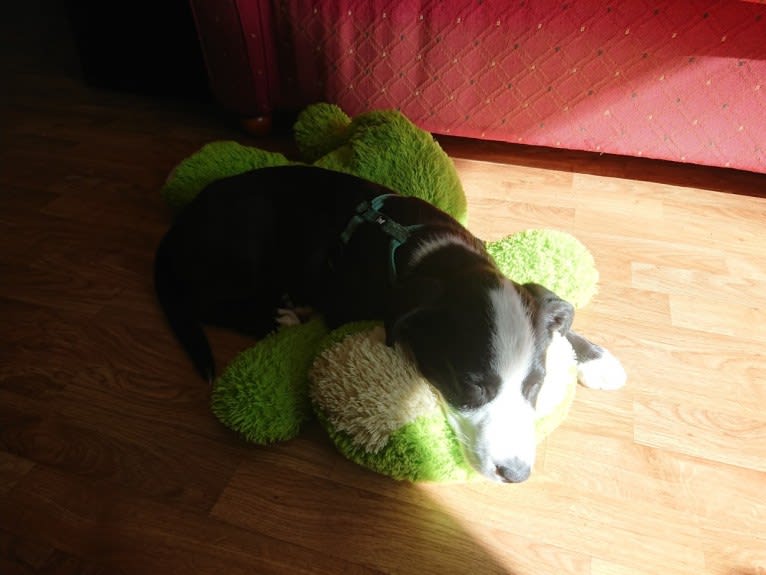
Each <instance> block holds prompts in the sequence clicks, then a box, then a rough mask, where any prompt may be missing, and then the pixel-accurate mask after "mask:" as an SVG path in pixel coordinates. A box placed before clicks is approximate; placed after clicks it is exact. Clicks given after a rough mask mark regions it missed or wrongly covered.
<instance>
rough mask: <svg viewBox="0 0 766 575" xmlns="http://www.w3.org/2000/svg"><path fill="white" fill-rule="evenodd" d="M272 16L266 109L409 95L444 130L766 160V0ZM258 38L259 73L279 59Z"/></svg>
mask: <svg viewBox="0 0 766 575" xmlns="http://www.w3.org/2000/svg"><path fill="white" fill-rule="evenodd" d="M228 1H229V2H231V1H232V0H228ZM199 3H200V4H207V5H208V6H211V8H210V10H211V12H215V10H216V8H215V7H217V6H220V5H223V4H225V3H227V2H224V1H223V0H216V1H215V2H207V3H205V2H203V1H202V0H199ZM254 4H257V5H263V4H264V3H260V2H256V1H255V0H251V1H247V0H240V1H239V2H238V18H239V21H240V22H239V25H240V27H241V31H239V32H236V31H232V32H231V33H232V34H234V35H238V34H239V35H241V36H242V37H244V38H245V40H246V41H247V38H248V34H249V33H250V32H252V28H258V29H263V23H262V22H261V23H260V24H258V25H255V24H254V21H253V19H252V13H253V9H252V5H254ZM265 4H268V3H265ZM246 7H247V8H246ZM208 17H209V16H208ZM271 17H273V18H274V25H273V26H272V27H271V28H270V29H271V30H275V36H274V38H273V42H274V44H273V47H274V52H273V54H272V55H271V59H270V61H271V62H272V65H278V73H275V74H274V76H273V82H272V84H271V85H270V86H267V85H266V84H263V83H261V84H263V89H265V90H269V91H271V101H270V104H269V105H266V106H261V107H260V108H259V109H260V110H261V111H264V112H268V111H269V106H286V107H293V108H298V107H302V106H303V105H305V104H306V103H309V102H312V101H317V100H326V101H330V102H334V103H337V104H338V105H340V106H341V107H342V108H343V109H344V110H346V111H347V112H348V113H350V114H352V115H353V114H357V113H360V112H363V111H365V110H369V109H372V108H391V107H393V108H398V109H400V110H402V111H403V112H404V113H405V114H406V115H407V116H408V117H409V118H411V119H412V120H413V121H414V122H415V123H417V124H418V125H420V126H421V127H422V128H424V129H427V130H430V131H432V132H435V133H444V134H453V135H459V136H469V137H475V138H486V139H494V140H503V141H510V142H521V143H527V144H535V145H543V146H555V147H562V148H569V149H579V150H589V151H596V152H608V153H615V154H625V155H634V156H648V157H653V158H661V159H668V160H674V161H682V162H694V163H700V164H710V165H718V166H731V167H735V168H741V169H746V170H752V171H759V172H766V113H764V111H765V110H766V6H764V5H761V4H760V3H748V2H741V1H736V0H722V1H710V0H693V1H687V2H675V1H667V2H658V1H642V0H623V1H620V2H608V1H601V2H586V1H577V0H570V1H555V2H554V1H538V2H523V1H515V2H505V1H503V2H501V1H491V0H486V1H484V2H478V1H475V0H474V1H468V0H463V1H455V2H442V1H439V0H421V1H418V2H415V1H410V0H368V1H362V0H342V1H341V0H338V1H335V2H327V3H319V2H314V3H311V2H306V1H305V0H283V1H281V2H279V3H278V4H277V5H276V6H275V7H274V9H273V13H272V14H271ZM248 18H250V20H248ZM198 24H200V22H199V13H198ZM201 28H204V26H201ZM203 47H205V46H203ZM209 50H210V46H209V45H208V46H207V47H206V52H207V51H209ZM248 50H249V54H250V58H251V60H250V68H249V69H248V70H246V71H245V72H244V74H245V76H248V77H255V78H256V80H257V78H258V77H259V75H263V74H264V71H263V66H265V64H259V63H258V62H257V58H254V57H253V55H252V53H253V50H252V46H250V47H249V48H248ZM260 52H261V53H263V49H261V50H260ZM209 65H210V60H209ZM220 77H221V76H220V75H218V76H217V75H216V74H215V73H214V70H212V69H211V78H212V81H213V83H214V84H215V83H216V81H217V78H220ZM277 84H278V86H277ZM259 85H260V84H259V83H258V82H257V81H256V82H255V90H254V92H253V94H251V97H250V100H253V99H255V100H257V99H258V98H259V97H260V96H261V95H262V90H261V91H260V92H259V89H258V86H259ZM230 91H231V90H230ZM233 92H234V93H236V94H237V95H238V96H241V93H240V92H237V90H236V89H234V90H233ZM224 103H226V104H227V105H229V106H230V107H233V108H234V109H238V110H239V111H241V112H245V113H252V109H253V106H242V105H241V103H240V102H238V101H237V100H236V99H235V98H231V99H230V100H229V101H228V102H227V101H224Z"/></svg>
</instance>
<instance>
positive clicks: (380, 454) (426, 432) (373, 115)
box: [162, 104, 598, 481]
mask: <svg viewBox="0 0 766 575" xmlns="http://www.w3.org/2000/svg"><path fill="white" fill-rule="evenodd" d="M295 138H296V143H297V146H298V149H299V151H300V152H301V154H302V158H301V161H302V162H304V163H313V164H315V165H317V166H321V167H324V168H328V169H334V170H339V171H343V172H348V173H351V174H354V175H357V176H360V177H363V178H366V179H369V180H372V181H375V182H377V183H380V184H382V185H385V186H387V187H389V188H392V189H394V190H396V191H397V192H399V193H402V194H405V195H411V196H417V197H420V198H423V199H425V200H427V201H430V202H432V203H433V204H435V205H436V206H438V207H440V208H441V209H443V210H444V211H446V212H447V213H449V214H450V215H452V216H453V217H455V218H456V219H457V220H459V221H461V222H463V223H465V221H466V219H467V211H466V200H465V194H464V192H463V189H462V186H461V184H460V180H459V178H458V175H457V171H456V170H455V167H454V165H453V164H452V161H451V159H450V158H449V157H448V156H447V155H446V154H445V153H444V151H443V150H442V149H441V148H440V147H439V145H438V144H437V143H436V141H435V140H434V139H433V137H432V136H431V134H430V133H428V132H425V131H423V130H420V129H419V128H417V127H416V126H415V125H414V124H412V123H411V122H410V121H409V120H407V119H406V118H405V117H404V116H403V115H401V114H400V113H398V112H396V111H373V112H368V113H366V114H361V115H359V116H357V117H355V118H353V119H351V118H349V117H348V116H347V115H346V114H345V113H343V111H342V110H340V109H339V108H338V107H337V106H333V105H329V104H315V105H313V106H309V107H308V108H307V109H306V110H304V111H303V112H302V113H301V115H300V116H299V118H298V120H297V122H296V125H295ZM290 163H293V162H291V160H289V159H288V158H287V157H285V156H284V155H282V154H278V153H273V152H268V151H265V150H260V149H258V148H252V147H247V146H242V145H240V144H238V143H236V142H230V141H224V142H213V143H211V144H208V145H206V146H204V147H203V148H202V149H200V150H199V151H198V152H197V153H195V154H194V155H192V156H190V157H189V158H187V159H186V160H184V161H183V162H181V163H180V164H179V165H178V166H177V167H176V168H175V169H174V170H173V172H172V173H171V175H170V176H169V178H168V180H167V182H166V184H165V186H164V187H163V189H162V196H163V197H164V199H165V200H166V202H167V203H168V204H170V205H171V206H173V207H181V206H183V205H184V204H186V203H187V202H189V201H190V200H191V199H193V198H194V196H195V195H196V194H197V193H199V191H201V190H202V189H203V188H204V187H205V186H206V185H208V184H209V183H211V182H212V181H214V180H216V179H219V178H222V177H226V176H230V175H235V174H238V173H241V172H244V171H248V170H252V169H256V168H260V167H268V166H276V165H285V164H290ZM487 248H488V251H489V252H490V254H491V255H492V257H493V258H495V260H496V261H497V263H498V266H499V267H500V269H501V270H502V271H503V273H505V274H506V275H507V276H508V277H510V278H512V279H514V280H516V281H518V282H520V283H524V282H528V281H534V282H536V283H540V284H542V285H545V286H546V287H548V288H549V289H552V290H554V291H555V292H556V293H557V294H558V295H560V296H561V297H563V298H564V299H567V300H568V301H570V302H572V303H573V305H575V307H580V306H582V305H584V304H585V303H587V301H589V299H590V298H591V297H592V296H593V294H594V293H595V290H596V284H597V281H598V272H597V271H596V268H595V265H594V262H593V258H592V256H591V254H590V252H588V250H587V249H586V248H585V246H583V245H582V244H581V243H580V242H579V241H578V240H577V239H576V238H574V237H572V236H570V235H569V234H566V233H563V232H557V231H553V230H531V231H527V232H521V233H518V234H514V235H512V236H509V237H508V238H505V239H503V240H500V241H498V242H491V243H489V244H488V245H487ZM384 340H385V338H384V335H383V329H382V327H381V326H380V325H378V324H375V323H370V322H363V323H358V324H348V325H345V326H342V327H341V328H339V329H338V330H335V331H333V332H332V333H328V330H327V328H326V327H325V326H324V324H323V323H322V320H321V319H319V318H314V319H312V320H310V321H309V322H307V323H304V324H301V325H297V326H293V327H287V328H283V329H282V330H280V331H278V332H275V333H273V334H271V335H270V336H268V337H266V338H264V339H262V340H261V341H259V342H257V343H256V344H255V345H254V346H252V347H251V348H249V349H247V350H245V351H243V352H242V353H240V354H239V355H238V356H237V357H236V358H235V360H234V361H233V362H232V363H231V364H230V365H229V366H227V367H226V368H225V370H224V371H223V373H222V374H221V375H220V377H219V378H218V379H217V380H216V381H215V383H214V387H213V392H212V410H213V412H214V413H215V415H216V416H217V417H218V418H219V419H220V420H221V422H223V423H224V424H225V425H226V426H227V427H229V428H231V429H233V430H234V431H236V432H238V433H239V434H240V435H241V436H242V437H243V438H244V439H246V440H248V441H251V442H255V443H259V444H268V443H273V442H276V441H285V440H288V439H290V438H292V437H295V436H296V435H297V434H298V433H299V431H300V428H301V425H302V424H303V423H304V422H305V421H306V419H308V418H309V417H311V416H312V415H315V416H317V417H318V419H319V420H320V421H321V422H322V424H323V425H324V427H325V429H326V430H327V432H328V433H329V435H330V437H331V438H332V440H333V442H334V443H335V445H336V446H337V447H338V449H339V451H340V452H341V453H343V454H344V455H345V456H346V457H348V458H349V459H351V460H352V461H355V462H357V463H359V464H361V465H364V466H366V467H368V468H370V469H373V470H374V471H377V472H379V473H383V474H386V475H389V476H391V477H394V478H396V479H406V480H410V481H462V480H466V479H469V478H472V477H474V476H476V473H475V472H474V471H473V470H472V469H471V468H470V466H469V465H468V463H467V462H466V460H465V459H464V457H463V454H462V451H461V447H460V445H459V443H458V441H457V439H456V438H455V436H454V434H453V432H452V430H451V428H450V427H449V425H448V424H447V422H446V419H445V417H444V413H443V411H442V408H441V406H440V404H439V401H438V398H437V396H436V394H435V392H434V390H433V389H432V387H431V386H430V385H429V384H428V383H427V382H426V381H425V380H423V379H422V378H421V377H420V376H419V374H418V373H417V372H416V371H415V370H414V369H413V367H412V365H411V363H410V362H408V361H407V360H405V359H404V358H403V356H402V354H401V352H400V351H399V350H398V349H395V348H393V349H392V348H389V347H387V346H386V345H385V343H384ZM546 361H547V363H546V367H547V373H548V375H547V377H546V380H545V383H544V384H543V387H542V390H541V392H540V395H539V397H538V407H537V410H538V419H537V421H536V431H537V435H538V439H539V440H541V439H542V438H543V437H545V436H546V435H547V434H548V433H549V432H550V431H552V430H553V429H554V428H555V427H557V426H558V425H559V423H560V422H561V421H562V420H563V419H564V417H565V416H566V414H567V412H568V409H569V406H570V405H571V402H572V400H573V397H574V393H575V389H576V380H577V374H576V362H575V359H574V353H573V351H572V349H571V347H570V346H569V344H568V342H567V341H566V340H565V339H564V338H554V341H553V343H552V344H551V347H549V350H548V354H547V360H546ZM380 365H385V366H386V369H378V366H380ZM381 393H385V394H386V395H385V396H386V397H387V398H388V401H387V402H386V403H385V404H382V403H380V402H377V401H375V398H376V397H380V395H381ZM392 398H400V399H401V401H394V400H392ZM392 405H393V406H395V407H394V408H393V409H392Z"/></svg>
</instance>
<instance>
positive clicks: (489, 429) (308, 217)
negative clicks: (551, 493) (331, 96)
mask: <svg viewBox="0 0 766 575" xmlns="http://www.w3.org/2000/svg"><path fill="white" fill-rule="evenodd" d="M155 284H156V290H157V294H158V298H159V301H160V304H161V306H162V308H163V309H164V310H165V313H166V316H167V318H168V321H169V323H170V326H171V328H172V330H173V331H174V333H175V335H176V337H177V338H178V339H179V341H180V342H181V344H182V345H183V347H184V348H185V349H186V351H187V352H188V354H189V356H190V357H191V359H192V361H193V362H194V365H195V366H196V368H197V370H198V371H199V372H200V373H201V374H202V375H203V377H205V378H206V379H209V380H212V378H213V377H214V371H215V368H214V362H213V355H212V352H211V350H210V345H209V343H208V340H207V338H206V336H205V333H204V331H203V328H202V324H206V323H207V324H216V325H221V326H224V327H229V328H235V329H237V330H240V331H243V332H245V333H249V334H253V335H255V336H263V335H265V334H267V333H268V332H270V331H273V330H274V328H275V327H276V323H275V321H276V320H275V315H276V313H275V310H277V309H279V308H280V306H282V305H283V302H284V301H285V296H289V299H290V300H291V301H292V302H295V303H296V304H299V305H301V306H309V307H310V308H312V309H314V310H316V311H317V312H319V313H321V314H322V315H323V316H324V319H325V321H326V323H327V324H328V326H329V327H331V328H332V327H335V326H338V325H341V324H343V323H347V322H350V321H356V320H366V319H373V320H381V321H383V322H384V325H385V328H386V334H387V340H388V343H389V345H394V344H400V345H401V346H402V347H403V348H404V350H405V351H406V352H408V353H409V354H410V355H411V357H412V358H413V359H414V361H415V363H416V365H417V366H418V368H419V370H420V371H421V372H422V374H423V375H424V376H425V377H426V379H428V380H429V381H430V382H431V384H432V385H433V386H434V387H435V388H436V389H437V390H438V391H439V392H440V394H441V396H442V397H443V400H444V402H445V409H446V412H447V414H448V419H449V421H450V424H451V426H452V427H453V429H454V430H455V432H456V434H457V436H458V437H459V438H460V440H461V442H462V444H463V446H464V449H465V452H466V455H467V457H468V459H469V461H470V462H471V463H472V465H473V466H474V467H475V468H476V469H477V470H478V471H479V472H481V473H482V474H483V475H485V476H486V477H488V478H490V479H494V480H497V481H506V482H519V481H523V480H525V479H526V478H527V477H528V476H529V474H530V470H531V468H532V465H533V463H534V459H535V436H534V415H535V402H536V399H537V394H538V392H539V390H540V386H541V384H542V381H543V378H544V377H545V352H546V350H547V348H548V344H549V342H550V340H551V337H552V334H553V333H554V332H556V331H557V332H559V333H561V334H562V335H564V336H566V337H567V338H568V339H569V341H570V342H571V343H572V345H573V347H574V349H575V351H576V354H577V357H578V363H580V368H581V370H580V373H581V380H582V382H583V383H584V384H586V385H591V386H596V387H601V388H605V387H619V386H620V385H622V383H623V382H624V379H625V375H624V372H623V371H622V368H621V366H620V364H619V362H618V361H617V360H616V359H615V358H614V357H613V356H611V355H610V354H609V353H608V352H607V351H606V350H604V349H602V348H600V347H599V346H596V345H595V344H593V343H591V342H589V341H588V340H586V339H585V338H583V337H581V336H579V335H577V334H575V333H574V332H572V331H571V330H570V327H571V324H572V319H573V313H574V311H573V308H572V306H571V305H570V304H568V303H567V302H565V301H563V300H562V299H560V298H559V297H557V296H556V295H555V294H553V293H552V292H550V291H548V290H546V289H545V288H544V287H542V286H538V285H533V284H527V285H518V284H516V283H514V282H512V281H511V280H509V279H508V278H506V277H504V276H503V275H502V274H501V273H500V272H499V271H498V269H497V267H496V266H495V264H494V262H493V261H492V259H491V257H490V256H488V254H487V253H486V251H485V249H484V244H483V242H481V241H480V240H478V239H477V238H476V237H474V236H473V235H471V234H470V233H469V232H468V231H467V230H466V229H465V228H464V227H463V226H462V225H460V224H459V223H458V222H457V221H456V220H454V219H453V218H452V217H450V216H449V215H447V214H446V213H444V212H443V211H441V210H439V209H437V208H435V207H434V206H432V205H431V204H429V203H428V202H425V201H422V200H419V199H416V198H411V197H405V196H401V195H397V194H395V193H394V192H392V191H391V190H389V189H387V188H384V187H382V186H379V185H377V184H374V183H371V182H368V181H366V180H363V179H360V178H357V177H354V176H351V175H347V174H342V173H338V172H334V171H328V170H323V169H320V168H315V167H309V166H283V167H275V168H264V169H259V170H254V171H251V172H248V173H244V174H241V175H238V176H233V177H230V178H226V179H222V180H219V181H216V182H214V183H212V184H210V185H209V186H208V187H207V188H206V189H205V190H203V191H202V192H201V193H200V194H199V195H198V196H197V197H196V198H195V199H194V200H193V201H192V202H191V203H190V204H189V205H187V206H186V207H185V208H184V209H183V210H182V211H181V212H180V213H179V214H178V215H177V218H176V220H175V222H174V224H173V225H172V227H171V228H170V230H169V231H168V232H167V234H166V235H165V237H164V238H163V239H162V241H161V243H160V246H159V248H158V250H157V254H156V261H155Z"/></svg>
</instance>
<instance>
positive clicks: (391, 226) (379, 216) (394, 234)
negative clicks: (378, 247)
mask: <svg viewBox="0 0 766 575" xmlns="http://www.w3.org/2000/svg"><path fill="white" fill-rule="evenodd" d="M391 197H396V194H381V195H380V196H375V197H374V198H373V199H372V200H370V201H364V202H362V203H360V204H359V205H358V206H357V207H356V210H355V214H354V215H353V216H352V217H351V219H350V220H349V222H348V225H347V226H346V229H345V230H343V233H342V234H341V235H340V240H341V242H342V243H343V244H348V242H349V241H351V236H353V235H354V232H355V231H356V229H357V228H358V227H359V226H360V225H361V224H363V223H368V224H375V225H376V226H378V228H380V230H381V231H382V232H383V233H384V234H386V235H387V236H389V237H390V238H391V242H390V243H389V262H388V277H389V280H390V281H391V283H394V282H395V281H396V276H397V273H396V259H395V256H396V250H398V249H399V247H400V246H401V245H402V244H404V243H405V242H406V241H407V240H408V239H409V238H410V235H411V233H412V232H414V231H416V230H419V229H420V228H423V227H425V226H424V225H423V224H415V225H412V226H403V225H401V224H399V223H397V222H395V221H394V220H392V219H389V217H388V216H386V215H385V214H384V213H382V212H381V211H380V210H381V209H382V208H383V203H384V202H385V201H386V199H387V198H391Z"/></svg>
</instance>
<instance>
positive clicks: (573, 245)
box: [487, 229, 598, 309]
mask: <svg viewBox="0 0 766 575" xmlns="http://www.w3.org/2000/svg"><path fill="white" fill-rule="evenodd" d="M487 251H488V252H489V253H490V255H491V256H492V257H493V258H494V260H495V262H497V265H498V267H499V268H500V270H501V271H502V272H503V273H504V274H505V275H506V276H508V277H509V278H511V279H512V280H514V281H515V282H517V283H520V284H524V283H528V282H534V283H538V284H540V285H543V286H545V287H546V288H548V289H549V290H551V291H552V292H554V293H555V294H557V295H558V296H559V297H561V298H563V299H565V300H566V301H568V302H569V303H571V304H572V305H573V306H575V307H576V308H578V309H579V308H581V307H583V306H584V305H585V304H587V303H588V302H589V301H590V300H591V299H593V296H594V295H595V294H596V292H597V291H598V269H597V268H596V264H595V262H594V261H593V255H591V253H590V251H589V250H588V248H586V247H585V246H584V245H583V244H582V242H580V240H578V239H577V238H576V237H574V236H573V235H571V234H568V233H566V232H562V231H558V230H546V229H537V230H527V231H523V232H518V233H516V234H513V235H510V236H508V237H506V238H504V239H501V240H499V241H496V242H490V243H489V244H487Z"/></svg>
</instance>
